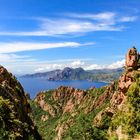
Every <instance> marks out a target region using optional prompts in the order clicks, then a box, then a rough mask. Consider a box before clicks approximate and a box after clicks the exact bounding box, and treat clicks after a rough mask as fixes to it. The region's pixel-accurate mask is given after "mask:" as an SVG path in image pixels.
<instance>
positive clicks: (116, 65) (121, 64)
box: [107, 59, 125, 69]
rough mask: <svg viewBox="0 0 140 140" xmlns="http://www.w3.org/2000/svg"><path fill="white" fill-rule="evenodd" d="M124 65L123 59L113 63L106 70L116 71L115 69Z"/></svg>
mask: <svg viewBox="0 0 140 140" xmlns="http://www.w3.org/2000/svg"><path fill="white" fill-rule="evenodd" d="M124 64H125V59H123V60H121V61H117V62H114V63H112V64H111V65H109V66H108V67H107V68H108V69H116V68H120V67H123V66H124Z"/></svg>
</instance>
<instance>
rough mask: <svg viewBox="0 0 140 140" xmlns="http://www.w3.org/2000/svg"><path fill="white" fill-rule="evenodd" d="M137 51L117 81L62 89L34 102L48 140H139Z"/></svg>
mask: <svg viewBox="0 0 140 140" xmlns="http://www.w3.org/2000/svg"><path fill="white" fill-rule="evenodd" d="M139 58H140V57H139V54H138V53H137V51H136V48H132V49H130V50H129V51H128V53H127V57H126V69H125V71H124V73H123V74H122V75H121V76H120V77H119V79H118V80H117V81H115V82H112V83H111V84H110V85H108V86H105V87H102V88H99V89H97V88H94V87H93V88H91V89H89V90H80V89H74V88H72V87H59V88H58V89H56V90H51V91H44V92H40V93H38V95H37V97H36V98H35V99H34V101H31V106H32V109H33V118H34V120H35V122H36V125H37V126H38V128H39V132H40V133H41V134H42V136H43V137H44V138H45V139H46V140H75V139H76V140H92V139H93V140H94V139H96V140H128V139H131V140H139V139H140V117H139V112H140V70H139V68H140V67H139V62H140V61H139Z"/></svg>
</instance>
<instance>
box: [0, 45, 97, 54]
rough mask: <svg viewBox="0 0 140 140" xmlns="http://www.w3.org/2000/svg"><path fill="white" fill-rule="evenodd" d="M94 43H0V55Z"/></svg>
mask: <svg viewBox="0 0 140 140" xmlns="http://www.w3.org/2000/svg"><path fill="white" fill-rule="evenodd" d="M94 44H95V42H87V43H78V42H57V43H36V42H35V43H31V42H10V43H2V42H1V43H0V53H13V52H22V51H32V50H43V49H52V48H62V47H80V46H87V45H94Z"/></svg>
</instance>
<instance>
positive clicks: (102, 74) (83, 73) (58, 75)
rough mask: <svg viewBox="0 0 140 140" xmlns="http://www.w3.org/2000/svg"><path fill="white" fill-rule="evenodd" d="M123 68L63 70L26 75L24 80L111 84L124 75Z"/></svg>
mask: <svg viewBox="0 0 140 140" xmlns="http://www.w3.org/2000/svg"><path fill="white" fill-rule="evenodd" d="M122 71H123V68H118V69H98V70H84V69H83V68H75V69H74V68H69V67H66V68H64V69H63V70H60V69H56V70H53V71H48V72H42V73H34V74H26V75H23V76H22V77H24V78H45V79H46V80H50V81H63V80H88V81H106V82H110V81H113V80H116V79H117V78H118V77H119V76H120V74H121V73H122Z"/></svg>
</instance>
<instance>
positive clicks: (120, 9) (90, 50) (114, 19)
mask: <svg viewBox="0 0 140 140" xmlns="http://www.w3.org/2000/svg"><path fill="white" fill-rule="evenodd" d="M139 7H140V1H139V0H135V1H132V0H116V1H115V0H106V1H105V0H0V65H2V66H4V67H6V68H7V69H8V70H9V71H11V72H12V73H14V74H26V73H36V72H44V71H50V70H54V69H63V68H64V67H72V68H77V67H82V68H84V69H85V70H91V69H103V68H109V69H114V68H119V67H122V66H123V65H124V62H125V54H126V53H127V51H128V49H129V48H131V47H132V46H133V45H134V46H136V48H137V49H138V51H139V52H140V26H139V25H140V16H139V15H140V10H139Z"/></svg>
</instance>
